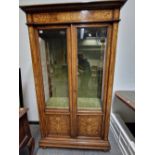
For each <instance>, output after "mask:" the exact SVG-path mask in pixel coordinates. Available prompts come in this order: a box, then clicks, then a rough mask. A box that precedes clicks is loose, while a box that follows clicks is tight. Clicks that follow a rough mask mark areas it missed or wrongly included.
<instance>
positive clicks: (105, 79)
mask: <svg viewBox="0 0 155 155" xmlns="http://www.w3.org/2000/svg"><path fill="white" fill-rule="evenodd" d="M79 27H107V48H106V51H105V56H104V60H103V63H104V64H103V66H104V69H103V75H102V82H103V84H102V87H103V88H102V89H103V96H104V97H103V103H102V109H101V112H100V111H98V110H97V111H95V110H93V111H91V110H90V111H89V110H87V111H85V110H80V111H78V110H77V92H78V90H77V89H78V88H77V87H78V77H77V70H78V69H77V66H78V64H77V50H78V48H77V44H78V43H77V28H79ZM71 30H72V34H74V35H73V36H72V38H73V39H72V61H73V62H72V66H73V67H74V69H72V72H73V73H72V74H73V77H74V78H73V83H74V84H73V92H74V93H75V94H74V96H73V103H74V106H73V107H74V113H73V115H74V116H73V117H74V120H75V122H77V115H78V114H79V113H83V115H88V114H94V113H96V115H98V113H99V114H102V116H103V117H102V127H101V128H102V133H101V137H102V138H103V139H106V140H107V137H106V136H105V135H107V127H106V125H107V119H108V117H109V115H110V113H107V112H106V110H107V107H108V108H109V107H111V106H110V105H111V104H110V105H107V104H109V103H107V91H108V87H109V85H108V80H109V79H108V78H109V67H110V54H111V39H112V38H111V37H112V24H109V23H102V22H101V23H96V24H94V23H93V24H92V23H86V24H72V26H71ZM75 127H76V128H77V124H76V125H75ZM104 128H106V130H105V129H104ZM75 132H76V133H75V135H77V129H76V130H75ZM105 132H106V133H105Z"/></svg>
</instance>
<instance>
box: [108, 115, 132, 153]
mask: <svg viewBox="0 0 155 155" xmlns="http://www.w3.org/2000/svg"><path fill="white" fill-rule="evenodd" d="M110 128H111V131H112V132H113V134H114V137H115V140H116V142H118V146H119V148H120V150H121V152H122V154H123V155H134V154H135V142H134V137H133V136H132V134H131V132H130V131H129V129H128V128H127V126H126V125H125V123H124V122H123V120H122V119H121V117H120V116H119V114H114V113H112V114H111V121H110Z"/></svg>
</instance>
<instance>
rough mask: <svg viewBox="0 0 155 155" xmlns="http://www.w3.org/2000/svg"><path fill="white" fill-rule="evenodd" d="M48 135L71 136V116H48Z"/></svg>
mask: <svg viewBox="0 0 155 155" xmlns="http://www.w3.org/2000/svg"><path fill="white" fill-rule="evenodd" d="M47 125H48V132H47V133H48V135H49V134H50V135H58V136H59V135H66V136H68V135H70V118H69V115H55V114H53V115H50V116H47Z"/></svg>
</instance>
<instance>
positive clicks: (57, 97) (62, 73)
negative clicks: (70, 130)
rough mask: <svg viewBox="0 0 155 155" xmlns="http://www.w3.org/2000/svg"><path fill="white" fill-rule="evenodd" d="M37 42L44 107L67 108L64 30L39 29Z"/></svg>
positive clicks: (66, 66) (66, 65) (66, 67)
mask: <svg viewBox="0 0 155 155" xmlns="http://www.w3.org/2000/svg"><path fill="white" fill-rule="evenodd" d="M39 44H40V52H41V53H40V55H41V65H42V74H43V83H44V93H45V102H46V107H48V108H68V107H69V106H68V105H69V99H68V64H67V47H66V45H67V43H66V30H65V29H61V30H60V29H50V30H40V31H39Z"/></svg>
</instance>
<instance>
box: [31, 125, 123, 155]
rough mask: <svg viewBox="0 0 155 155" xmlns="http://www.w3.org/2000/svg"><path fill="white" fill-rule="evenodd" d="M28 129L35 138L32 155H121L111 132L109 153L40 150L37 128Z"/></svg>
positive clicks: (34, 126) (75, 150)
mask: <svg viewBox="0 0 155 155" xmlns="http://www.w3.org/2000/svg"><path fill="white" fill-rule="evenodd" d="M30 127H31V131H32V135H33V137H34V138H35V150H34V155H122V153H121V151H120V149H119V147H118V145H117V143H116V141H115V139H114V136H113V134H112V132H111V131H110V134H109V140H110V144H111V150H110V151H109V152H104V151H96V150H79V149H58V148H47V149H42V148H39V147H38V141H39V139H40V131H39V126H38V125H31V126H30Z"/></svg>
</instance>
